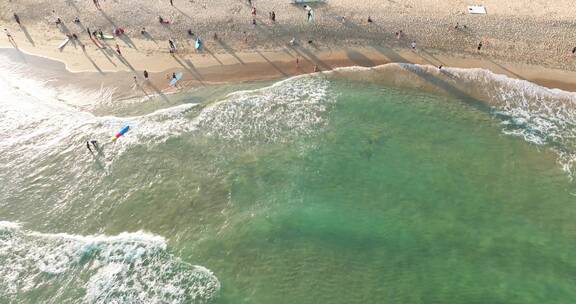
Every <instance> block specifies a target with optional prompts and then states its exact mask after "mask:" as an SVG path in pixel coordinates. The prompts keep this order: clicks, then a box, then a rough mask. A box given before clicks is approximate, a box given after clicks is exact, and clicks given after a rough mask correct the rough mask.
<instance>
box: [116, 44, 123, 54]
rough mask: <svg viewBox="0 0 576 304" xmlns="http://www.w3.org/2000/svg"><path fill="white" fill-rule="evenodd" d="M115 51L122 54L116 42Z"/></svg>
mask: <svg viewBox="0 0 576 304" xmlns="http://www.w3.org/2000/svg"><path fill="white" fill-rule="evenodd" d="M116 53H118V55H120V56H122V52H120V46H119V45H118V43H116Z"/></svg>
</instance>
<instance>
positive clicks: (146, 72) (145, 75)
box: [144, 70, 148, 80]
mask: <svg viewBox="0 0 576 304" xmlns="http://www.w3.org/2000/svg"><path fill="white" fill-rule="evenodd" d="M144 80H148V71H146V70H144Z"/></svg>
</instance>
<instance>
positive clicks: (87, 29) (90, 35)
mask: <svg viewBox="0 0 576 304" xmlns="http://www.w3.org/2000/svg"><path fill="white" fill-rule="evenodd" d="M86 32H88V37H90V39H92V33H91V32H90V28H89V27H86Z"/></svg>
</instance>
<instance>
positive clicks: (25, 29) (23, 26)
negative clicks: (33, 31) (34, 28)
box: [20, 24, 36, 46]
mask: <svg viewBox="0 0 576 304" xmlns="http://www.w3.org/2000/svg"><path fill="white" fill-rule="evenodd" d="M20 29H21V30H22V32H23V33H24V36H26V39H27V40H28V41H29V42H30V44H32V46H36V44H35V43H34V40H33V39H32V36H30V33H29V32H28V29H27V28H26V26H25V25H23V24H20Z"/></svg>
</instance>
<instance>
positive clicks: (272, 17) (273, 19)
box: [270, 11, 276, 22]
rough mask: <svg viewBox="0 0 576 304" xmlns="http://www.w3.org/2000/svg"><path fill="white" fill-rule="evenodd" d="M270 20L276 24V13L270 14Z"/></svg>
mask: <svg viewBox="0 0 576 304" xmlns="http://www.w3.org/2000/svg"><path fill="white" fill-rule="evenodd" d="M270 19H272V22H276V13H275V12H274V11H272V13H271V14H270Z"/></svg>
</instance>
